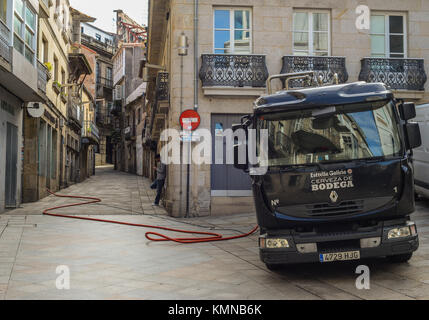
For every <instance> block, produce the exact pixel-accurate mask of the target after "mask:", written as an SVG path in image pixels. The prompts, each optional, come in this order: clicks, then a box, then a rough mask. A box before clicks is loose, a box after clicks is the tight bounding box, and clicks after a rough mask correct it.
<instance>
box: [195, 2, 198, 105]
mask: <svg viewBox="0 0 429 320" xmlns="http://www.w3.org/2000/svg"><path fill="white" fill-rule="evenodd" d="M198 21H199V20H198V0H194V59H195V62H194V109H195V111H198V89H199V88H198V87H199V80H198V73H199V70H198V67H199V53H198V45H199V42H198Z"/></svg>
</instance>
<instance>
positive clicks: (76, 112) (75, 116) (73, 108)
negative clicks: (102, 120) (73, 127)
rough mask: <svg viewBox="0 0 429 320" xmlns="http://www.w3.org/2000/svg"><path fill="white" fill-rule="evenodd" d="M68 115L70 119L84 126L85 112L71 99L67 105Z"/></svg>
mask: <svg viewBox="0 0 429 320" xmlns="http://www.w3.org/2000/svg"><path fill="white" fill-rule="evenodd" d="M67 116H68V117H69V119H71V120H73V122H74V123H77V124H78V125H79V126H82V122H83V117H82V116H83V114H82V112H80V108H79V107H78V106H77V105H76V104H74V103H73V102H70V101H69V103H68V105H67Z"/></svg>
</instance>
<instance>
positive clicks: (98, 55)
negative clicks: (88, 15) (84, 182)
mask: <svg viewBox="0 0 429 320" xmlns="http://www.w3.org/2000/svg"><path fill="white" fill-rule="evenodd" d="M81 30H82V45H83V47H85V48H86V49H85V52H86V54H87V57H88V59H89V60H90V61H93V65H92V67H93V70H94V71H95V72H94V73H93V75H92V76H91V77H89V78H87V79H86V80H85V83H86V84H87V86H88V87H89V88H91V90H92V88H93V89H94V90H93V92H92V94H93V95H94V96H95V98H96V123H97V126H98V129H99V131H100V143H99V147H98V148H97V150H96V151H97V153H96V165H97V166H103V165H106V164H112V163H113V148H112V142H111V140H112V139H111V135H112V131H113V126H112V123H111V117H110V111H111V109H112V107H113V61H112V58H113V55H114V54H115V53H116V45H115V43H116V38H115V35H113V34H111V33H109V32H106V31H103V30H101V29H99V28H97V27H95V26H93V25H91V24H89V23H82V26H81ZM90 82H91V83H90Z"/></svg>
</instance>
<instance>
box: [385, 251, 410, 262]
mask: <svg viewBox="0 0 429 320" xmlns="http://www.w3.org/2000/svg"><path fill="white" fill-rule="evenodd" d="M412 257H413V254H412V253H404V254H398V255H396V256H389V257H387V259H388V260H389V261H390V262H393V263H406V262H408V261H409V260H410V259H411V258H412Z"/></svg>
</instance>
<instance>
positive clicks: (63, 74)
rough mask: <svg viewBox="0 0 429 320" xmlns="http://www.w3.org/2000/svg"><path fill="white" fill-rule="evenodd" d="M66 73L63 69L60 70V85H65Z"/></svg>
mask: <svg viewBox="0 0 429 320" xmlns="http://www.w3.org/2000/svg"><path fill="white" fill-rule="evenodd" d="M66 83H67V82H66V72H65V71H64V69H63V68H61V84H63V85H64V84H66Z"/></svg>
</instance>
